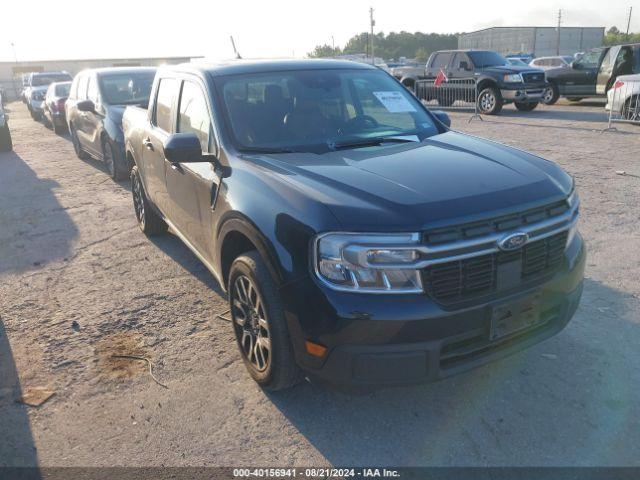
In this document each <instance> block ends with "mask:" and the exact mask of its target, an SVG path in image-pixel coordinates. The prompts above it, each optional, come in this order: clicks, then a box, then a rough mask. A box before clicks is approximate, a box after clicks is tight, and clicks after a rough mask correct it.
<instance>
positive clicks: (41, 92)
mask: <svg viewBox="0 0 640 480" xmlns="http://www.w3.org/2000/svg"><path fill="white" fill-rule="evenodd" d="M70 80H71V75H69V74H68V73H67V72H34V73H30V74H29V76H28V77H27V87H26V88H25V90H24V96H25V98H26V100H27V108H28V109H29V113H30V114H31V118H33V119H34V120H40V119H41V118H42V111H43V108H44V97H45V95H46V93H47V89H48V88H49V85H51V84H52V83H53V82H66V81H70Z"/></svg>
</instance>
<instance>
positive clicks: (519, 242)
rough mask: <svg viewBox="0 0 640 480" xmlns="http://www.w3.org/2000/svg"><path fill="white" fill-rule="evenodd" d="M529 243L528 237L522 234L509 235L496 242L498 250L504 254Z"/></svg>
mask: <svg viewBox="0 0 640 480" xmlns="http://www.w3.org/2000/svg"><path fill="white" fill-rule="evenodd" d="M528 241H529V235H528V234H526V233H523V232H517V233H510V234H509V235H505V236H504V237H502V238H501V239H500V240H499V241H498V248H500V250H504V251H506V252H510V251H512V250H517V249H518V248H520V247H523V246H524V245H525V244H526V243H527V242H528Z"/></svg>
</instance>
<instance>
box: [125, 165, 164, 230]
mask: <svg viewBox="0 0 640 480" xmlns="http://www.w3.org/2000/svg"><path fill="white" fill-rule="evenodd" d="M131 195H132V196H133V209H134V211H135V213H136V220H137V221H138V226H139V227H140V230H142V233H144V234H145V235H148V236H154V235H161V234H163V233H165V232H166V231H167V224H166V222H165V221H164V220H163V219H162V217H161V216H160V215H158V213H157V212H156V211H155V210H154V209H153V207H152V206H151V204H150V202H149V199H148V198H147V194H146V193H145V192H144V187H143V185H142V180H141V179H140V172H139V171H138V167H137V166H134V167H133V168H132V169H131Z"/></svg>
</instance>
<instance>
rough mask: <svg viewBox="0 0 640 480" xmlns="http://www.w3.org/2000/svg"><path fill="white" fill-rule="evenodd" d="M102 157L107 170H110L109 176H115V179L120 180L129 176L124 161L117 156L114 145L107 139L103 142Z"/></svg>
mask: <svg viewBox="0 0 640 480" xmlns="http://www.w3.org/2000/svg"><path fill="white" fill-rule="evenodd" d="M102 159H103V161H104V164H105V166H106V167H107V171H108V172H109V176H110V177H111V178H113V179H114V180H115V181H120V180H124V179H125V178H127V172H126V171H125V169H124V168H122V165H121V163H122V162H121V161H120V160H119V158H118V157H117V156H116V153H115V150H114V149H113V145H112V144H111V142H110V141H109V140H107V139H105V140H103V142H102Z"/></svg>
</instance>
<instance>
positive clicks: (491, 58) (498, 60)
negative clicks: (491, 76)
mask: <svg viewBox="0 0 640 480" xmlns="http://www.w3.org/2000/svg"><path fill="white" fill-rule="evenodd" d="M467 55H469V56H470V57H471V61H472V62H473V64H474V65H475V66H476V68H486V67H501V66H503V65H507V59H506V58H504V57H503V56H502V55H500V54H498V53H496V52H468V53H467Z"/></svg>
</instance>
